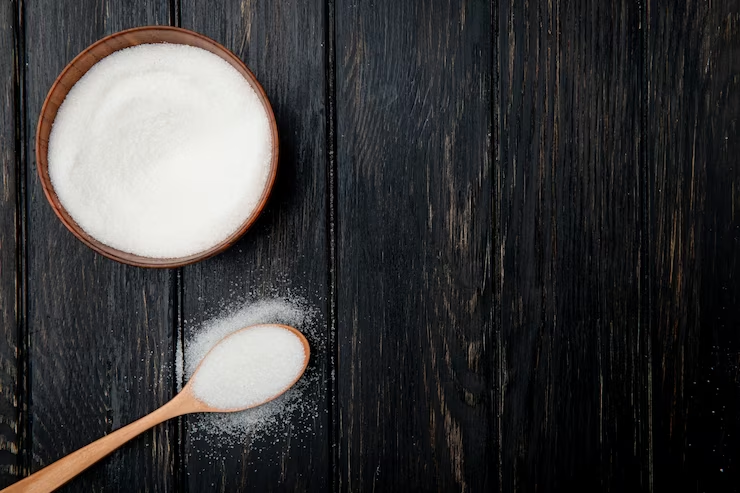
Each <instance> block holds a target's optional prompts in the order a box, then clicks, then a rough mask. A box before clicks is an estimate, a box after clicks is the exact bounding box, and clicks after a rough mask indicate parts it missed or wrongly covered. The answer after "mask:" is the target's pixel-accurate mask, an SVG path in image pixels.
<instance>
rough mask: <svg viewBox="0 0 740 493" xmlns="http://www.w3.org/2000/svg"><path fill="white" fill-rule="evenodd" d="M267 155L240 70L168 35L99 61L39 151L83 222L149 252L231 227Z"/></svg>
mask: <svg viewBox="0 0 740 493" xmlns="http://www.w3.org/2000/svg"><path fill="white" fill-rule="evenodd" d="M271 157H272V136H271V130H270V124H269V120H268V116H267V112H266V110H265V108H264V106H263V105H262V103H261V101H260V99H259V97H258V96H257V94H256V93H255V91H254V90H253V89H252V87H251V86H250V85H249V83H248V82H247V81H246V80H245V79H244V77H243V76H242V75H241V74H239V72H237V70H236V69H234V68H233V67H232V66H231V65H229V64H228V63H227V62H226V61H224V60H223V59H221V58H220V57H218V56H217V55H214V54H212V53H210V52H208V51H206V50H203V49H200V48H195V47H191V46H185V45H172V44H144V45H140V46H136V47H133V48H127V49H124V50H120V51H117V52H115V53H113V54H111V55H109V56H108V57H106V58H104V59H103V60H101V61H100V62H98V63H96V64H95V65H94V66H93V67H92V68H91V69H90V70H89V71H88V72H87V73H86V74H85V75H84V76H83V77H82V78H81V79H80V80H79V81H78V82H77V83H76V84H75V85H74V87H72V89H71V90H70V92H69V94H68V95H67V98H66V99H65V100H64V102H63V103H62V105H61V107H60V108H59V112H58V113H57V116H56V118H55V120H54V125H53V126H52V131H51V135H50V139H49V154H48V160H49V175H50V178H51V181H52V185H53V186H54V190H55V191H56V193H57V195H58V197H59V200H60V201H61V203H62V205H63V206H64V207H65V208H66V209H67V211H68V212H69V214H70V215H71V216H72V218H74V220H75V221H76V222H77V224H79V225H80V227H82V229H84V230H85V231H86V232H87V233H88V234H90V235H91V236H93V237H94V238H96V239H98V240H99V241H101V242H103V243H105V244H107V245H109V246H111V247H114V248H117V249H119V250H123V251H126V252H130V253H133V254H137V255H141V256H147V257H156V258H174V257H184V256H188V255H192V254H196V253H200V252H202V251H205V250H207V249H209V248H211V247H213V246H215V245H217V244H218V243H220V242H221V241H223V240H225V239H226V238H228V237H229V236H230V235H231V234H233V233H234V232H235V231H236V230H237V229H239V227H240V226H241V225H242V224H243V223H244V222H245V221H246V220H247V219H248V218H249V217H250V216H251V215H252V214H253V212H254V211H255V209H256V207H257V205H258V204H259V201H260V198H261V197H262V194H263V192H264V190H265V187H266V186H267V179H268V176H269V170H270V162H271Z"/></svg>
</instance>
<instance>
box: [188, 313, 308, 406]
mask: <svg viewBox="0 0 740 493" xmlns="http://www.w3.org/2000/svg"><path fill="white" fill-rule="evenodd" d="M305 360H306V352H305V350H304V347H303V343H302V342H301V340H300V339H299V338H298V336H296V335H295V334H294V333H293V332H291V331H289V330H287V329H284V328H282V327H280V326H277V325H261V326H257V327H254V328H252V329H247V330H242V331H239V332H237V333H236V334H233V335H231V336H229V337H228V338H226V339H224V340H223V341H221V342H220V343H218V344H217V345H216V346H215V347H214V348H213V349H211V351H210V352H209V353H208V355H207V356H206V358H205V359H204V360H203V362H202V363H201V365H200V368H199V369H198V372H197V373H196V374H195V376H194V377H193V380H192V382H191V385H192V387H193V394H194V395H195V397H197V398H198V399H200V400H201V401H203V402H205V403H206V404H208V405H209V406H212V407H215V408H218V409H235V408H238V409H244V408H247V407H251V406H254V405H258V404H261V403H264V402H265V401H267V400H270V399H272V398H274V397H276V396H277V395H279V394H282V393H283V392H284V391H285V390H287V389H288V387H289V386H290V385H291V384H292V383H293V381H294V380H296V378H297V377H298V376H299V375H300V374H301V372H302V371H303V367H304V362H305Z"/></svg>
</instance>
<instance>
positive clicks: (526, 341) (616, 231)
mask: <svg viewBox="0 0 740 493" xmlns="http://www.w3.org/2000/svg"><path fill="white" fill-rule="evenodd" d="M640 15H641V12H640V10H639V9H638V5H637V4H636V3H635V2H629V1H617V2H588V1H579V0H574V1H571V0H565V1H558V0H553V1H548V2H545V1H539V2H524V3H523V2H516V1H511V2H509V1H507V2H500V3H499V11H498V19H497V25H498V28H499V29H498V34H499V36H498V41H497V42H498V56H497V67H496V70H497V72H498V73H499V77H498V81H499V91H500V100H499V102H498V105H497V108H496V114H497V123H498V131H497V134H496V144H497V155H498V164H499V166H498V170H497V174H496V185H495V192H494V196H495V200H496V211H497V216H496V230H497V241H496V247H495V248H494V251H495V253H496V259H495V263H496V267H495V269H494V270H495V271H496V272H497V293H496V310H497V312H498V313H497V314H498V316H500V322H499V323H500V327H501V340H502V347H501V351H502V358H501V364H502V371H503V395H502V398H501V402H500V404H501V411H500V412H501V422H502V425H501V433H502V437H501V444H502V445H501V447H502V464H503V467H502V468H503V483H502V491H572V490H573V488H574V487H575V486H576V485H578V486H580V487H582V488H583V489H584V490H585V491H602V490H605V491H636V490H647V489H649V488H650V479H651V462H650V461H651V443H650V418H651V415H650V412H651V409H650V381H649V377H650V373H649V371H650V359H649V356H650V353H649V346H648V342H649V341H648V336H649V334H648V332H647V311H646V310H647V299H646V296H645V294H644V293H645V288H644V285H643V282H644V281H643V278H644V277H645V275H646V270H645V267H644V256H645V239H644V236H643V233H644V231H643V230H644V219H643V215H644V211H645V203H644V201H645V193H644V187H643V183H644V181H645V170H644V159H643V148H642V138H641V137H642V129H643V124H644V122H643V118H642V108H641V102H642V98H643V88H642V83H643V80H642V77H641V63H642V61H641V57H642V44H641V36H640V22H641V18H640Z"/></svg>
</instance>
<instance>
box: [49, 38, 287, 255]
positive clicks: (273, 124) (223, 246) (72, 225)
mask: <svg viewBox="0 0 740 493" xmlns="http://www.w3.org/2000/svg"><path fill="white" fill-rule="evenodd" d="M162 31H171V32H178V33H181V34H185V35H187V36H192V37H195V38H198V39H199V40H201V41H202V42H205V43H207V44H210V45H211V46H213V47H214V49H215V50H216V51H217V52H218V53H214V52H211V53H213V54H214V55H217V56H219V57H220V58H222V59H224V60H226V61H227V62H230V61H231V62H233V63H234V64H236V65H238V66H239V67H240V68H241V69H243V70H244V73H245V74H246V76H245V79H247V82H249V84H250V85H251V86H252V88H253V89H254V91H255V92H256V93H257V96H258V97H259V99H260V100H261V101H262V103H263V106H264V108H265V110H266V112H267V117H268V121H269V125H270V130H271V135H272V158H271V162H270V171H269V175H268V177H267V182H266V183H265V188H264V190H263V191H262V195H261V197H260V200H259V202H258V203H257V206H256V207H255V208H254V210H253V211H252V213H251V214H250V215H249V217H248V218H247V219H246V220H245V221H244V222H243V223H242V225H241V226H239V228H238V229H237V230H235V231H234V232H233V233H232V234H231V235H229V236H228V237H227V238H225V239H224V240H222V241H221V242H219V243H218V244H216V245H214V246H212V247H211V248H209V249H207V250H204V251H202V252H198V253H194V254H192V255H188V256H185V257H170V258H161V257H145V256H142V255H137V254H134V253H130V252H126V251H124V250H119V249H117V248H114V247H112V246H109V245H107V244H105V243H103V242H101V241H100V240H97V239H95V238H94V237H92V236H91V235H90V234H88V233H87V232H86V231H85V230H83V229H82V227H80V226H79V225H78V224H77V222H76V221H75V220H74V219H73V218H72V216H71V215H70V214H69V212H68V211H67V210H66V209H65V208H64V206H63V205H62V204H61V201H60V200H59V197H58V196H57V194H56V192H55V191H54V187H53V185H52V183H51V177H50V176H49V163H48V138H49V136H50V134H51V127H52V125H53V120H51V124H50V125H49V132H48V134H47V135H46V145H45V146H43V148H44V149H45V150H46V152H42V145H41V141H42V138H41V137H42V130H41V126H42V124H43V122H44V120H45V119H46V118H45V116H46V113H47V111H48V109H49V105H50V104H52V103H51V99H52V95H53V94H54V93H55V91H56V90H57V87H58V86H60V85H61V86H62V87H65V89H66V92H65V94H64V98H65V99H66V97H67V94H68V93H69V91H70V90H71V88H72V87H74V84H73V85H71V86H70V87H68V88H67V87H66V86H64V85H63V84H62V80H63V79H64V78H65V76H66V75H67V73H68V72H70V71H71V70H77V71H79V69H78V68H77V67H76V65H75V64H76V63H77V62H78V61H79V60H81V59H83V58H84V57H86V56H88V55H89V54H90V52H91V51H92V50H94V49H95V48H97V47H98V46H100V45H102V44H108V43H109V42H110V41H111V40H113V39H116V38H119V37H124V36H126V35H129V34H132V33H139V32H154V33H156V32H162ZM153 43H164V42H153ZM168 43H170V44H186V43H178V42H168ZM140 44H146V43H140ZM109 46H110V45H109ZM133 46H138V45H136V44H127V45H126V46H121V47H119V48H116V49H114V50H113V52H116V51H120V50H122V49H126V48H130V47H133ZM189 46H193V45H189ZM207 51H209V50H207ZM90 56H93V57H94V55H90ZM106 56H107V55H106ZM226 57H229V59H228V60H227V59H226ZM100 60H102V58H101V59H99V60H98V62H99V61H100ZM95 63H97V62H95ZM94 65H95V64H93V65H92V66H94ZM232 65H233V64H232ZM92 66H91V68H92ZM88 70H89V68H88ZM85 73H87V71H85ZM242 75H243V74H242ZM82 76H84V74H83V75H82ZM82 76H81V77H82ZM81 77H80V78H81ZM60 107H61V103H60ZM57 111H58V108H57ZM54 117H55V118H56V114H55V115H54ZM34 142H35V145H36V149H35V155H36V172H37V174H38V177H39V179H40V181H41V188H42V189H43V191H44V195H45V196H46V199H47V201H48V202H49V204H50V205H51V208H52V210H54V213H55V214H56V216H57V217H58V218H59V220H60V221H61V222H62V224H64V226H65V227H66V228H67V229H68V230H69V231H70V232H71V233H72V234H73V235H74V236H75V237H76V238H77V239H78V240H80V241H81V242H82V243H84V244H85V245H87V246H88V247H89V248H91V249H92V250H94V251H95V252H97V253H99V254H100V255H103V256H104V257H106V258H109V259H111V260H115V261H117V262H120V263H123V264H127V265H132V266H135V267H147V268H155V269H157V268H158V269H168V268H178V267H184V266H186V265H190V264H194V263H196V262H200V261H201V260H205V259H207V258H210V257H213V256H214V255H218V254H219V253H222V252H224V251H225V250H227V249H228V248H230V247H231V246H232V245H234V243H236V242H237V241H238V240H239V238H241V236H242V235H244V233H245V232H246V231H247V230H248V229H249V228H250V227H251V226H252V224H254V222H255V221H256V220H257V218H258V217H259V215H260V213H261V212H262V210H263V209H264V207H265V205H266V204H267V200H268V198H269V196H270V193H271V191H272V188H273V186H274V184H275V178H276V176H277V168H278V153H279V147H280V146H279V143H280V142H279V140H278V132H277V120H276V119H275V114H274V112H273V109H272V105H271V104H270V100H269V99H268V97H267V94H266V93H265V90H264V88H263V87H262V85H261V84H260V83H259V81H258V80H257V78H256V77H255V76H254V74H253V73H252V71H251V70H249V68H248V67H247V66H246V64H245V63H244V62H243V61H242V60H241V59H240V58H239V57H238V56H236V54H234V53H233V52H232V51H231V50H229V49H228V48H226V47H225V46H223V45H222V44H221V43H219V42H217V41H215V40H213V39H211V38H209V37H208V36H205V35H203V34H200V33H197V32H195V31H191V30H189V29H184V28H181V27H175V26H141V27H134V28H131V29H124V30H122V31H118V32H115V33H113V34H109V35H108V36H105V37H103V38H101V39H99V40H98V41H96V42H94V43H93V44H91V45H89V46H88V47H87V48H85V49H84V50H83V51H81V52H80V53H79V54H78V55H77V56H75V57H74V58H73V59H72V61H70V62H69V63H68V64H67V65H66V66H65V67H64V69H63V70H62V71H61V72H60V73H59V75H58V76H57V78H56V79H55V80H54V83H53V84H52V85H51V87H50V88H49V91H48V92H47V94H46V98H45V99H44V104H43V105H42V106H41V111H40V112H39V120H38V123H37V125H36V136H35V139H34Z"/></svg>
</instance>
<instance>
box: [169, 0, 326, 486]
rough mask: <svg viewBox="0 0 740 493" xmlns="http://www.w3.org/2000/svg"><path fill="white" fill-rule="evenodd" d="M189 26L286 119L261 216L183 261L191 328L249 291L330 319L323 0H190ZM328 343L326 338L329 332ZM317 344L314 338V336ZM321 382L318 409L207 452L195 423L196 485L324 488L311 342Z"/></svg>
mask: <svg viewBox="0 0 740 493" xmlns="http://www.w3.org/2000/svg"><path fill="white" fill-rule="evenodd" d="M180 12H181V16H182V27H184V28H187V29H193V30H195V31H198V32H200V33H202V34H205V35H207V36H210V37H212V38H213V39H215V40H216V41H219V42H220V43H223V44H224V45H225V46H226V47H227V48H229V49H231V50H233V51H234V53H236V55H237V56H239V57H240V58H241V59H242V60H243V61H244V62H245V63H246V64H247V66H248V67H249V68H250V70H252V72H253V73H254V74H255V76H256V77H257V80H259V82H260V83H261V84H262V86H263V87H264V89H265V91H266V92H267V96H268V98H269V99H270V102H271V104H272V107H273V110H274V112H275V116H276V119H277V123H278V134H279V138H280V162H279V164H278V175H277V179H276V182H275V187H274V189H273V193H272V195H271V197H270V199H269V201H268V204H267V206H266V208H265V210H264V211H263V213H262V215H261V216H260V218H259V219H258V220H257V222H256V223H255V224H254V226H252V228H251V229H250V230H249V231H247V233H246V234H245V235H244V237H243V238H242V239H241V240H240V241H239V242H238V243H237V244H236V245H235V246H234V247H232V248H231V249H230V250H228V251H227V252H224V253H223V254H221V255H219V256H217V257H214V258H213V259H210V260H207V261H205V262H202V263H199V264H197V265H194V266H189V267H185V268H184V269H183V291H184V297H183V315H184V317H185V319H187V326H186V327H193V326H195V325H196V324H197V323H198V322H200V321H203V320H204V319H207V318H208V317H209V316H210V315H212V314H214V313H215V312H218V311H219V309H220V308H221V307H223V306H224V305H229V304H230V303H232V302H234V301H237V300H239V299H240V298H242V299H243V298H244V297H252V298H261V297H272V296H290V295H291V294H297V295H300V296H302V297H304V298H305V299H306V300H307V302H308V304H309V305H311V306H313V307H315V308H316V309H317V310H318V311H319V316H318V322H317V324H318V325H319V331H320V332H322V331H325V330H326V327H327V325H328V324H327V318H326V317H327V309H326V306H327V300H326V296H327V281H328V270H327V268H328V263H327V262H328V261H327V236H326V205H325V204H326V185H325V182H326V179H325V176H326V175H325V167H326V138H325V120H324V119H325V112H324V111H325V110H324V105H325V82H324V69H325V67H324V56H323V55H324V48H323V45H322V42H323V40H324V4H323V2H321V1H318V0H311V1H305V0H289V1H281V2H273V1H270V0H255V1H248V0H243V1H237V0H219V1H205V0H183V2H182V4H181V10H180ZM321 339H322V340H323V341H326V340H327V335H326V334H324V335H323V336H322V338H321ZM312 342H313V343H315V341H312ZM314 349H315V351H314V352H313V354H312V361H311V363H310V364H311V367H310V368H311V369H312V371H313V372H318V374H319V378H318V379H317V380H316V381H314V383H313V384H311V386H310V388H309V389H308V391H307V393H306V394H304V396H303V399H305V400H306V401H312V402H318V409H319V415H318V416H315V417H313V416H302V415H301V411H300V410H297V411H296V412H294V413H292V414H289V415H288V416H287V419H286V420H285V422H284V423H278V425H277V426H274V427H270V431H269V433H267V434H266V435H265V436H259V437H254V438H250V439H247V440H245V442H244V443H243V444H238V443H237V444H236V446H235V447H234V448H232V449H230V450H226V449H224V448H219V449H218V452H217V453H216V454H215V457H214V456H213V455H214V454H209V450H208V449H209V445H208V443H207V442H206V441H203V440H198V439H197V437H196V436H195V435H194V433H193V430H192V428H188V429H186V437H185V457H184V459H185V461H186V462H185V465H184V467H185V468H186V471H187V476H186V478H187V484H186V486H187V488H189V491H211V490H216V491H227V492H235V491H327V490H328V488H329V480H330V478H329V468H330V465H329V421H328V414H327V413H326V409H327V405H328V396H327V388H328V384H327V379H328V360H327V355H326V351H325V350H324V349H323V347H318V348H314Z"/></svg>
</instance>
